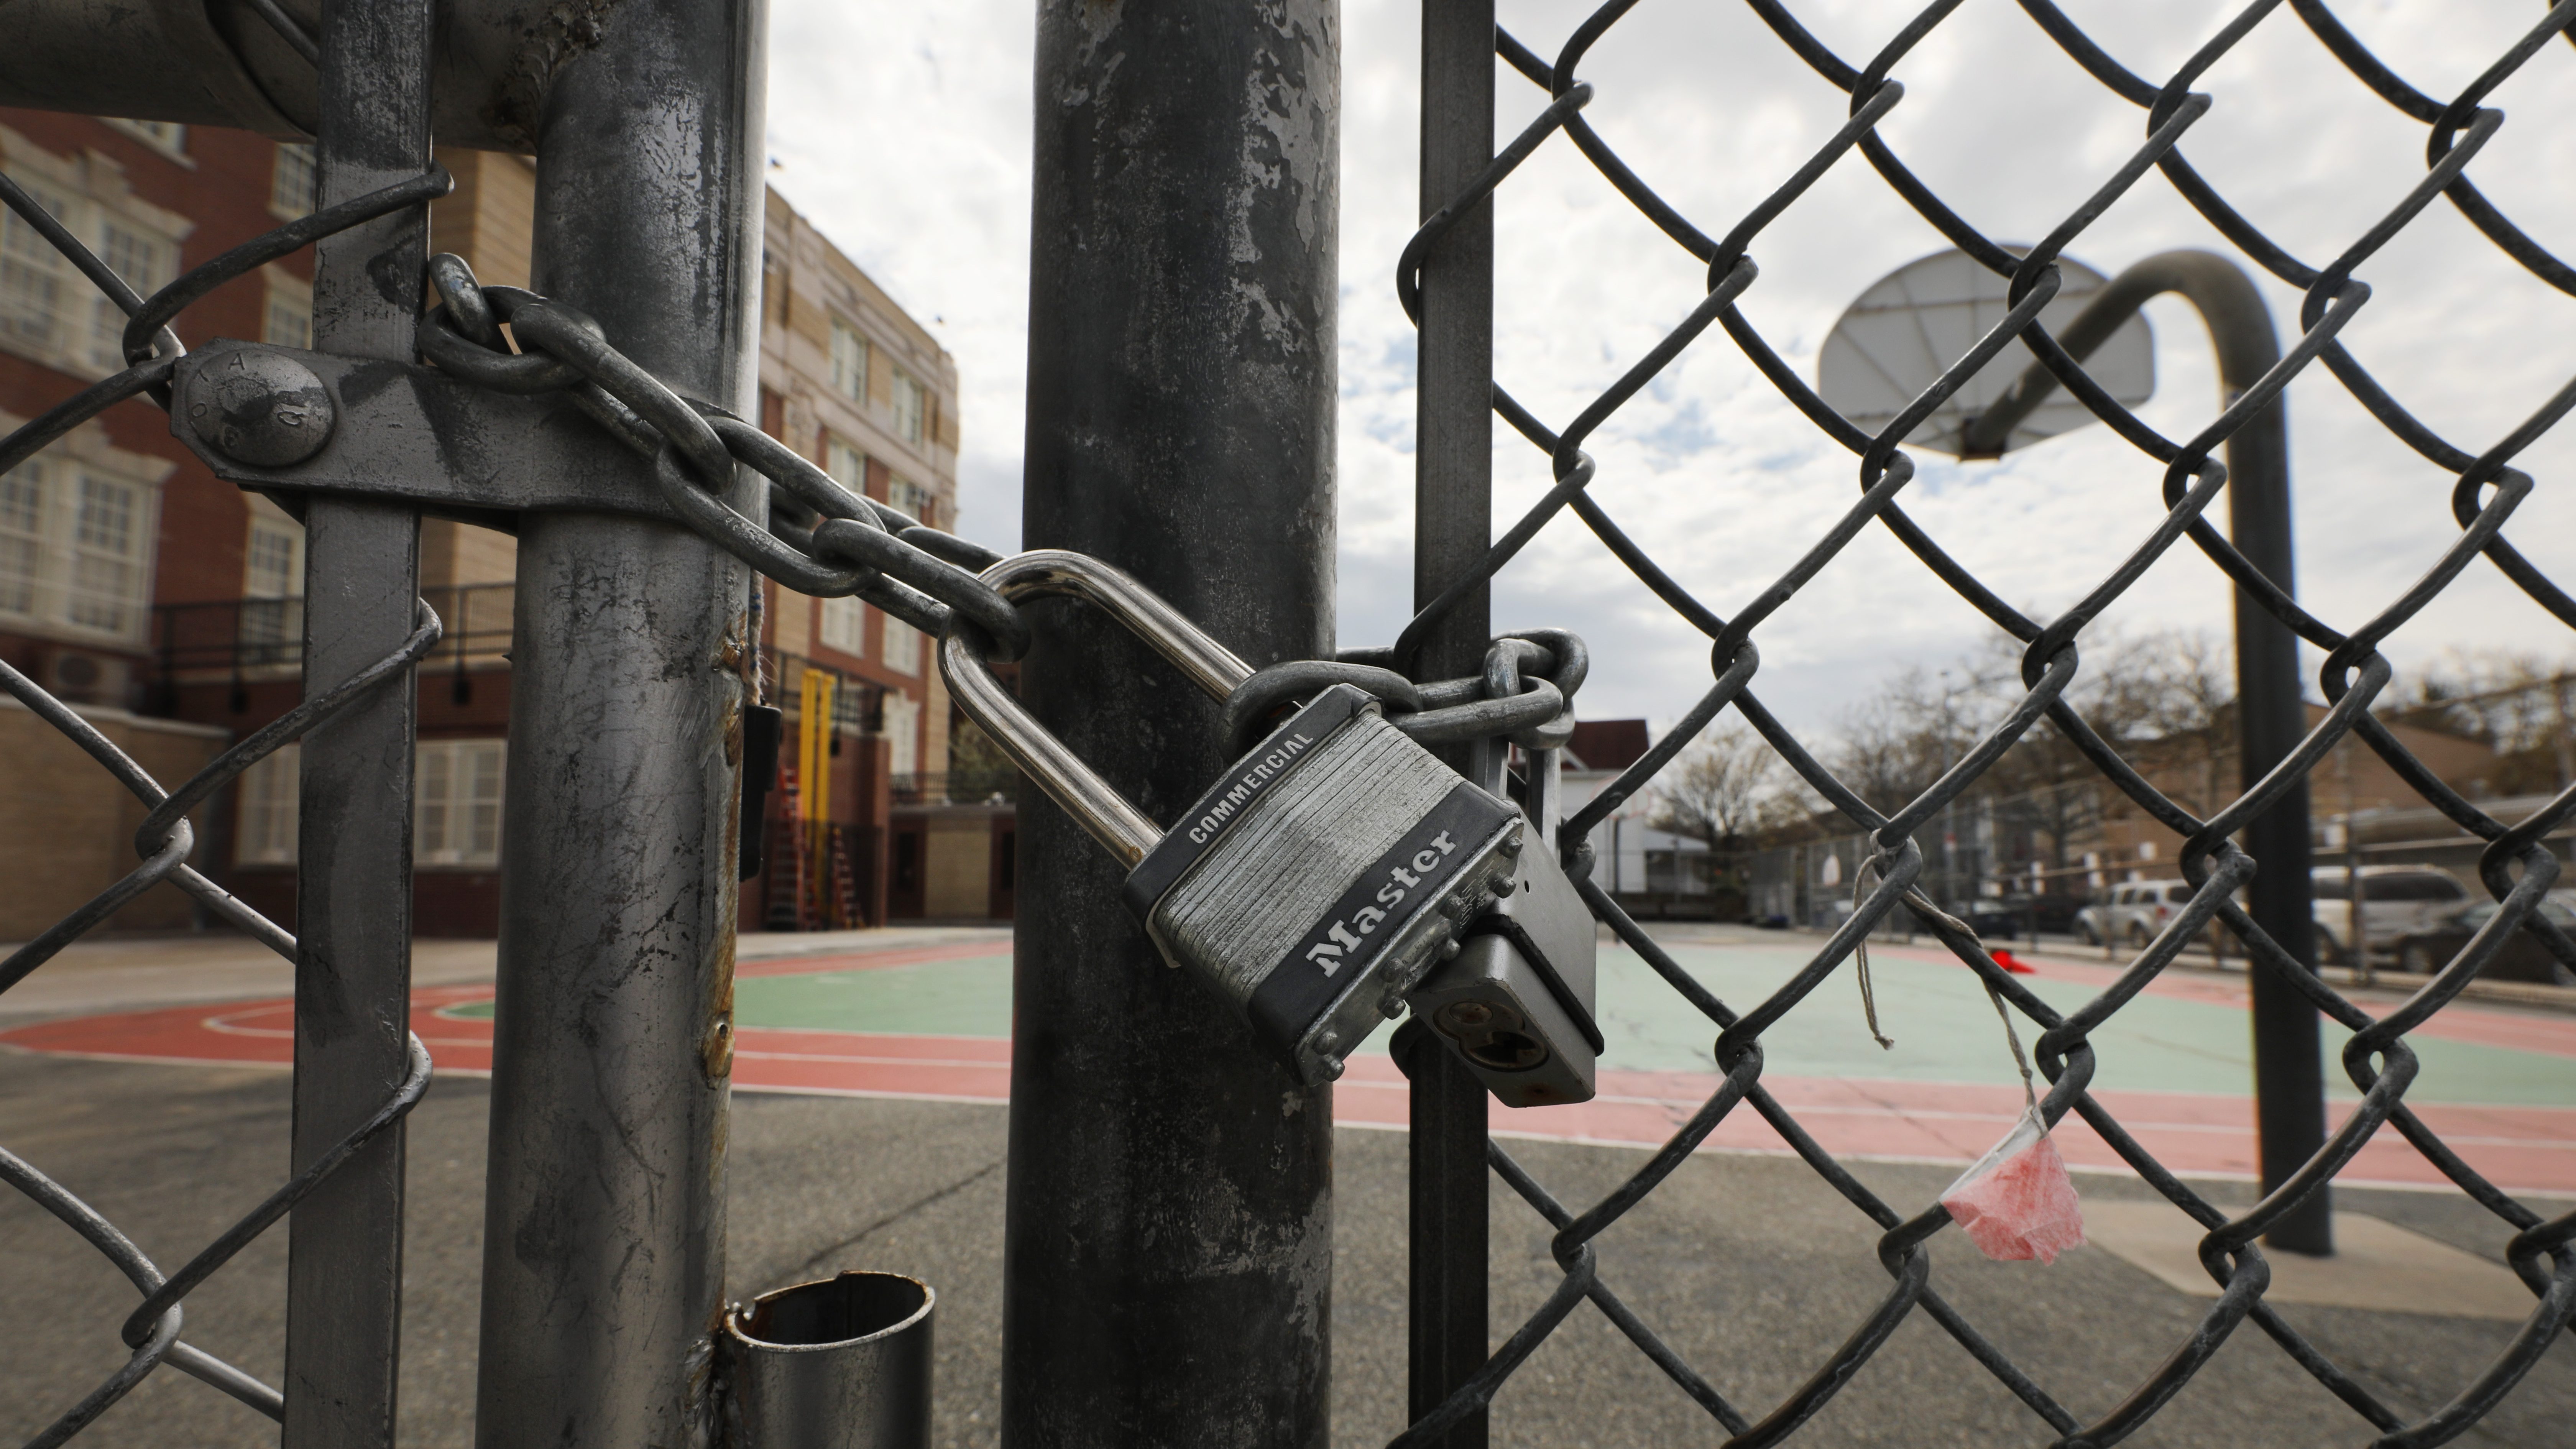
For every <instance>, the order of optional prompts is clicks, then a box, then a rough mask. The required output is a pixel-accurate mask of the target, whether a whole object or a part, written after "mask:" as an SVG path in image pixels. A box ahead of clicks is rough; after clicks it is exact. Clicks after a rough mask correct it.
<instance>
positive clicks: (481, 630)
mask: <svg viewBox="0 0 2576 1449" xmlns="http://www.w3.org/2000/svg"><path fill="white" fill-rule="evenodd" d="M517 592H518V586H517V585H515V584H454V585H449V586H446V587H443V588H425V589H423V590H421V597H422V598H424V599H426V600H428V601H429V606H430V608H432V609H434V610H436V611H437V613H438V618H439V623H440V624H441V626H442V627H443V632H442V633H441V635H440V637H439V641H438V644H437V645H436V647H434V648H433V649H431V650H430V652H429V653H428V655H426V656H425V657H423V658H422V660H421V667H422V668H423V669H428V668H432V667H434V666H436V665H439V664H442V663H444V664H448V665H451V666H453V665H456V664H459V663H464V664H474V663H481V662H485V661H498V660H500V659H502V658H503V651H505V650H507V649H508V648H509V647H510V627H511V621H512V618H513V614H514V605H513V601H514V597H515V595H516V594H517ZM152 658H153V664H154V667H155V669H156V670H157V671H158V673H159V678H158V679H157V680H156V683H157V684H159V685H160V686H162V688H163V689H164V690H166V689H168V688H169V687H170V686H173V685H176V684H180V683H187V682H197V681H202V680H205V679H209V678H213V677H218V676H225V677H240V676H244V675H249V674H254V673H266V672H269V671H278V672H282V673H287V674H292V673H296V672H299V671H301V670H302V668H303V667H304V601H303V600H302V599H300V598H290V599H214V600H209V601H206V602H203V603H194V604H155V605H153V606H152Z"/></svg>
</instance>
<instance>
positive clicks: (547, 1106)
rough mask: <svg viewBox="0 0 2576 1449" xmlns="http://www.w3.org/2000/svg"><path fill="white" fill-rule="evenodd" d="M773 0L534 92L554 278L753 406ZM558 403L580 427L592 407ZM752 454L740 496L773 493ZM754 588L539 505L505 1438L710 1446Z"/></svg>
mask: <svg viewBox="0 0 2576 1449" xmlns="http://www.w3.org/2000/svg"><path fill="white" fill-rule="evenodd" d="M765 13H766V12H765V8H764V7H763V5H762V4H761V3H760V0H629V3H627V4H625V5H623V6H620V7H618V8H616V9H614V10H613V11H610V12H608V13H606V14H605V15H604V16H602V17H601V18H600V19H599V20H598V21H597V22H596V26H597V29H596V33H595V38H593V39H591V40H589V42H588V43H587V45H586V48H579V49H576V50H574V51H573V52H572V53H570V54H568V55H567V56H566V57H565V58H564V59H563V60H562V61H561V63H560V67H559V68H558V69H556V70H555V72H554V74H553V78H552V83H551V86H550V88H549V89H548V91H547V93H546V95H545V97H544V100H543V102H542V104H541V108H540V111H539V116H540V121H539V140H538V157H539V159H538V169H537V217H536V238H535V273H536V285H537V286H538V288H539V289H541V290H542V291H543V292H545V293H546V294H547V295H549V296H552V297H555V298H559V299H561V300H563V301H565V302H569V303H571V304H573V305H574V306H577V307H580V308H582V309H583V310H585V311H587V312H589V313H590V314H591V315H592V316H594V317H596V318H597V319H598V320H599V322H600V323H601V324H602V326H603V327H604V328H605V330H606V332H607V335H608V336H609V337H610V338H611V339H613V340H614V341H615V343H616V344H617V346H618V347H620V348H621V349H623V350H624V351H625V352H626V353H627V354H628V355H629V356H631V357H632V358H633V359H634V360H635V362H637V363H638V364H640V365H641V366H642V367H644V368H645V369H646V370H647V371H649V372H651V373H652V374H653V375H654V376H656V377H659V378H661V379H663V380H664V381H665V382H667V383H668V384H669V385H670V386H671V387H672V388H673V389H674V390H675V391H677V392H679V393H681V394H682V395H684V396H689V397H697V398H705V399H710V400H713V401H716V402H720V403H725V404H727V405H729V406H731V407H733V408H735V409H736V410H737V411H748V408H747V404H748V403H749V402H750V401H751V398H752V389H753V386H754V384H755V381H756V377H755V374H754V371H753V347H754V345H755V341H756V338H755V334H754V331H753V329H754V327H755V326H756V325H757V318H758V309H757V306H756V305H755V302H756V291H755V289H756V288H757V287H758V286H759V277H760V250H761V233H760V224H761V223H760V217H761V200H762V165H761V161H762V150H761V135H762V120H763V113H762V107H763V104H764V95H763V76H764V73H765V64H766V55H767V38H766V35H765V33H764V19H765ZM564 408H565V412H564V414H563V425H564V426H566V427H588V426H590V424H588V423H587V422H585V421H583V420H581V419H580V418H579V417H578V416H577V415H576V414H574V413H573V412H572V409H571V405H570V404H569V403H566V404H564ZM598 446H599V447H601V448H603V449H607V448H616V447H619V446H621V445H620V444H619V443H617V442H615V441H612V440H611V439H610V438H609V437H608V436H607V435H606V434H604V433H602V434H600V435H599V438H598ZM750 476H751V475H749V474H748V473H743V474H738V475H737V483H736V485H735V487H734V488H733V489H732V490H731V492H730V494H729V501H730V502H731V503H732V505H733V506H734V507H735V508H737V509H740V510H741V511H743V512H745V513H746V514H749V515H751V516H752V517H755V518H757V517H760V516H763V515H762V514H761V512H759V510H760V509H761V508H762V507H763V493H762V490H761V489H760V487H759V486H758V485H757V482H756V480H755V481H754V482H752V483H750V484H745V483H743V482H741V481H739V480H740V479H742V478H748V477H750ZM748 599H749V590H748V575H747V573H746V571H745V570H744V569H743V568H742V567H741V566H740V565H738V564H736V563H735V562H733V560H732V559H730V558H729V557H727V556H726V555H724V554H723V553H721V552H719V551H718V550H717V549H716V548H715V547H714V546H713V545H711V544H709V543H707V542H706V541H705V540H703V539H701V538H699V537H698V536H697V535H695V534H693V533H690V532H688V531H687V530H685V529H682V528H679V527H676V526H671V525H664V524H656V523H650V522H644V521H639V520H635V519H628V518H617V517H608V516H603V515H592V514H555V515H535V514H531V515H528V516H527V517H525V518H524V519H523V521H522V524H521V529H520V534H519V581H518V593H517V610H518V617H517V623H516V628H515V632H514V635H513V645H512V680H511V689H512V700H511V716H510V768H509V779H508V785H507V792H508V793H507V797H506V804H507V809H506V812H505V816H504V825H503V829H504V831H505V835H504V838H503V846H502V859H503V862H504V871H505V875H504V880H503V884H502V907H501V954H500V967H501V975H500V988H499V990H500V999H499V1004H498V1019H497V1021H496V1024H495V1033H494V1042H493V1082H492V1085H493V1092H492V1138H491V1175H490V1187H489V1193H490V1196H489V1199H488V1202H487V1206H486V1210H485V1227H484V1272H483V1316H482V1343H481V1356H482V1371H481V1381H480V1393H479V1402H478V1407H477V1414H476V1435H477V1440H478V1442H479V1443H480V1444H482V1445H484V1446H486V1449H506V1446H519V1445H527V1446H535V1445H539V1444H543V1445H546V1446H549V1449H563V1446H601V1449H607V1446H616V1449H627V1446H636V1445H646V1444H654V1445H674V1446H676V1445H682V1444H690V1443H700V1442H704V1438H703V1435H704V1434H705V1433H706V1431H707V1425H706V1421H705V1419H704V1418H703V1417H702V1416H703V1413H704V1411H705V1408H706V1397H705V1391H706V1388H707V1383H706V1374H707V1369H708V1366H709V1361H708V1354H709V1352H710V1340H709V1335H710V1333H711V1331H712V1330H713V1329H714V1327H715V1321H716V1316H717V1314H718V1312H719V1311H720V1308H721V1302H722V1294H723V1276H724V1130H725V1108H726V1090H727V1082H728V1080H729V1076H730V1072H731V1062H732V1004H733V931H734V910H735V902H736V899H737V894H738V892H737V888H736V885H735V881H734V869H733V867H734V863H735V830H736V823H735V813H736V812H735V808H734V804H733V802H734V799H735V794H734V792H735V790H736V788H737V784H736V781H735V778H734V773H735V772H734V758H735V756H736V753H737V751H738V749H739V745H740V742H741V720H742V713H741V711H742V703H743V690H742V680H743V675H744V672H745V670H746V668H747V667H748V661H749V657H750V650H751V648H752V641H750V640H748V639H747V638H746V637H745V635H744V630H745V627H746V617H745V616H746V609H747V604H748Z"/></svg>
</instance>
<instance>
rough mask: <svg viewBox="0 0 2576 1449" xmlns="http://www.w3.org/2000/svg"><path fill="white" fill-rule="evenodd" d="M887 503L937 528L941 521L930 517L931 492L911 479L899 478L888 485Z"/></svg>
mask: <svg viewBox="0 0 2576 1449" xmlns="http://www.w3.org/2000/svg"><path fill="white" fill-rule="evenodd" d="M886 502H888V503H891V504H893V505H894V506H895V507H896V508H897V509H898V510H900V511H902V512H905V513H909V514H911V515H912V516H913V517H915V518H918V519H920V520H921V521H922V522H924V523H927V524H929V525H930V526H931V527H933V528H936V527H938V526H939V521H938V520H937V519H935V518H932V517H931V516H930V490H929V489H927V488H924V487H922V486H921V485H920V484H918V483H915V482H913V481H912V480H911V479H909V478H897V479H895V480H893V481H892V482H890V483H888V484H887V485H886Z"/></svg>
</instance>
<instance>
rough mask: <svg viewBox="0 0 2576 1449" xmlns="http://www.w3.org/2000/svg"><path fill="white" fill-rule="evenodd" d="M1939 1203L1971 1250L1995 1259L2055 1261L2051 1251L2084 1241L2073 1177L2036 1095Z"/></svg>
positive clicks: (1961, 1175)
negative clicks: (2009, 1128) (1963, 1235)
mask: <svg viewBox="0 0 2576 1449" xmlns="http://www.w3.org/2000/svg"><path fill="white" fill-rule="evenodd" d="M1941 1206H1943V1207H1945V1208H1948V1209H1949V1210H1950V1220H1951V1221H1952V1222H1955V1223H1957V1224H1958V1225H1959V1227H1960V1229H1961V1230H1962V1231H1964V1232H1966V1233H1967V1235H1968V1241H1969V1242H1972V1243H1974V1244H1976V1245H1977V1251H1978V1252H1981V1253H1983V1254H1985V1255H1986V1256H1987V1257H1989V1258H1992V1259H1994V1260H1995V1261H1996V1262H1999V1263H2017V1262H2025V1261H2027V1260H2029V1259H2032V1258H2037V1259H2038V1260H2039V1261H2041V1262H2043V1263H2054V1262H2056V1261H2057V1255H2058V1254H2060V1253H2063V1252H2065V1251H2066V1250H2067V1249H2069V1248H2077V1247H2082V1246H2083V1245H2084V1210H2083V1208H2082V1206H2081V1205H2079V1204H2078V1203H2077V1202H2076V1200H2075V1182H2074V1180H2073V1179H2072V1178H2070V1177H2068V1176H2067V1175H2066V1159H2065V1158H2063V1157H2060V1156H2058V1155H2057V1144H2056V1143H2055V1142H2054V1141H2051V1140H2050V1138H2049V1135H2048V1119H2047V1118H2045V1117H2042V1116H2041V1115H2040V1113H2039V1105H2038V1104H2037V1103H2036V1102H2034V1103H2032V1104H2031V1105H2030V1106H2028V1107H2026V1108H2024V1109H2023V1110H2022V1114H2021V1120H2020V1121H2018V1122H2015V1123H2014V1124H2013V1129H2012V1130H2011V1131H2010V1132H2007V1133H2005V1134H2004V1140H2003V1141H2001V1142H1998V1143H1996V1144H1995V1145H1994V1146H1993V1148H1991V1149H1990V1150H1988V1151H1987V1153H1986V1155H1985V1156H1983V1157H1980V1158H1978V1159H1977V1160H1976V1163H1975V1164H1974V1165H1973V1166H1971V1167H1970V1168H1969V1169H1968V1170H1967V1171H1966V1172H1963V1173H1961V1174H1959V1180H1958V1181H1956V1182H1954V1183H1951V1184H1950V1186H1949V1187H1948V1188H1947V1189H1945V1190H1944V1191H1943V1192H1942V1194H1941Z"/></svg>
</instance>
